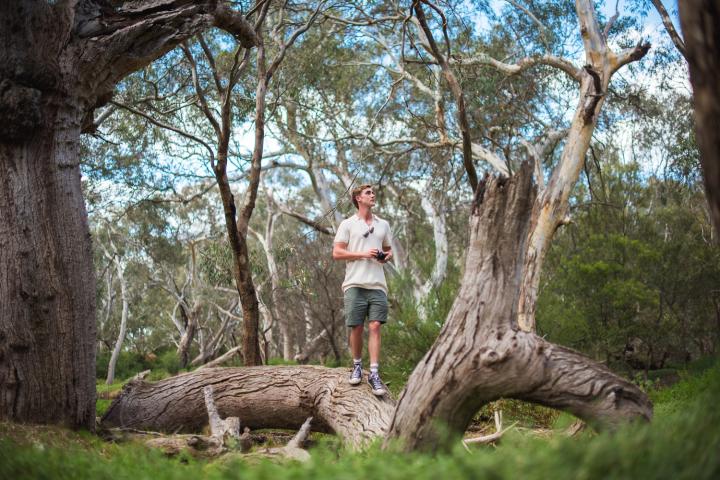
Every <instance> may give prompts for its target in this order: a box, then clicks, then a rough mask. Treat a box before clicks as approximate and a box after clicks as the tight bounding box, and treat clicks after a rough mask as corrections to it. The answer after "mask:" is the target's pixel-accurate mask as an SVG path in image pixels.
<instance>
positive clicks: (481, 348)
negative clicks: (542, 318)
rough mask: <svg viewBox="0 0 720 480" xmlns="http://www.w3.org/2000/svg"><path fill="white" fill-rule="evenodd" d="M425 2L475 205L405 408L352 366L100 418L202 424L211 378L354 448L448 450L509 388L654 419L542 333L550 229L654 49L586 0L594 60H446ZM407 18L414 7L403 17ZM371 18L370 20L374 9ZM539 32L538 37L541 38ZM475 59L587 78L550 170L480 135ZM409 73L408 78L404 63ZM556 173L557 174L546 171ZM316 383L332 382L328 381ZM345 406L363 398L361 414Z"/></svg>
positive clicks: (282, 417) (142, 388)
mask: <svg viewBox="0 0 720 480" xmlns="http://www.w3.org/2000/svg"><path fill="white" fill-rule="evenodd" d="M392 7H394V6H393V5H390V6H389V7H387V8H392ZM387 8H386V7H378V10H377V11H373V12H372V15H378V16H382V15H384V14H385V13H386V11H387ZM426 8H427V9H428V11H430V9H432V11H433V12H435V14H434V15H436V14H438V12H440V11H441V10H440V9H439V7H437V6H436V5H432V4H429V2H419V1H418V2H413V4H412V11H411V12H410V13H411V14H412V18H409V19H407V21H406V22H403V21H402V19H400V20H392V21H397V22H398V23H399V24H405V25H410V26H413V27H410V28H414V31H413V30H411V32H412V38H413V41H414V42H415V45H416V46H417V51H420V52H423V51H424V53H423V56H424V57H425V58H422V57H415V58H411V59H410V60H413V61H415V62H421V63H419V64H418V63H415V65H416V66H417V65H420V66H422V65H423V64H424V63H428V64H430V65H434V67H433V68H435V69H436V70H437V69H438V67H439V69H440V72H442V74H443V77H444V79H445V82H446V83H447V84H448V85H449V89H450V94H451V98H452V99H453V101H454V104H455V105H454V106H453V107H452V109H448V110H450V111H449V112H448V115H447V116H444V117H443V119H444V120H445V121H446V123H447V130H448V132H451V131H452V132H458V133H453V138H455V139H456V141H453V142H451V144H450V145H448V147H452V149H453V150H459V151H460V152H461V153H462V157H461V160H462V165H463V167H464V169H465V170H466V173H467V176H466V178H467V180H468V184H469V186H470V189H472V190H473V200H472V203H471V206H470V212H469V217H470V219H469V224H470V225H469V227H470V228H469V230H470V232H469V234H470V238H469V243H468V247H467V252H466V258H465V265H464V273H463V280H462V283H461V286H460V290H459V292H458V295H457V298H456V300H455V303H454V305H453V307H452V309H451V311H450V313H449V315H448V318H447V320H446V322H445V324H444V326H443V328H442V330H441V332H440V335H439V337H438V339H437V340H436V342H435V344H434V345H433V346H432V347H431V349H430V351H429V352H428V353H427V354H426V355H425V357H424V358H423V359H422V360H421V361H420V362H419V364H418V365H417V367H416V368H415V370H414V371H413V373H412V374H411V376H410V378H409V380H408V383H407V385H406V387H405V390H404V391H403V393H402V394H401V396H400V398H399V400H398V402H397V404H394V403H393V401H392V400H390V399H383V400H375V401H371V400H369V399H367V398H364V395H365V394H364V393H363V391H361V390H359V389H355V390H353V389H351V388H349V387H345V383H346V382H345V379H344V372H337V371H328V370H324V369H318V368H303V369H298V368H294V369H286V368H279V367H278V368H273V369H263V370H258V369H245V370H242V371H240V370H226V371H222V372H205V373H203V374H202V375H194V376H193V375H190V376H187V377H185V378H176V379H171V380H168V381H166V382H161V383H158V384H155V385H146V384H138V385H134V386H133V387H132V388H129V389H128V390H126V391H125V392H124V394H123V396H122V397H121V398H119V399H118V400H117V401H116V402H115V404H114V405H113V406H112V407H111V409H110V410H109V411H108V414H107V415H106V416H105V418H104V419H103V421H104V422H105V423H107V424H108V425H116V424H122V423H125V424H126V425H128V426H135V427H141V428H157V429H174V428H178V427H180V426H182V425H184V424H187V425H188V427H194V426H197V425H198V423H200V422H199V421H198V420H197V418H198V417H199V413H198V412H199V410H202V409H203V408H204V407H203V403H202V400H201V394H200V390H199V389H200V388H201V386H202V385H204V384H208V383H213V384H214V385H215V388H216V392H217V391H219V390H218V389H222V390H223V391H224V392H225V393H227V394H226V395H224V399H225V403H224V408H225V409H226V410H227V411H228V412H240V416H241V417H243V419H244V420H243V421H244V422H246V423H247V424H249V425H258V424H263V425H265V426H267V425H274V426H280V425H282V426H285V427H287V426H289V425H291V424H294V423H295V422H297V421H299V419H301V418H304V416H306V415H307V414H308V413H310V412H312V414H313V415H314V416H315V418H316V419H319V424H320V425H321V426H322V427H323V428H327V429H329V430H331V431H335V432H337V433H339V434H341V435H343V436H345V437H346V438H348V439H349V441H350V443H354V444H358V443H361V442H362V440H363V439H364V438H367V437H372V436H378V435H382V436H386V437H387V438H388V439H399V440H402V443H403V445H404V447H405V448H407V449H429V450H433V449H439V448H445V447H447V446H448V445H450V443H449V441H448V440H449V439H450V438H453V436H455V435H458V434H459V433H460V432H462V430H463V429H464V428H465V427H466V426H467V424H468V422H469V421H470V419H471V418H472V415H473V414H474V413H475V412H476V411H477V409H478V408H479V407H480V406H482V405H483V404H485V403H487V402H489V401H492V400H494V399H497V398H500V397H510V398H518V399H522V400H528V401H532V402H536V403H540V404H544V405H548V406H551V407H556V408H559V409H564V410H568V411H570V412H572V413H573V414H575V415H577V416H579V417H581V418H583V419H586V420H588V421H590V422H592V423H595V424H597V425H600V426H612V425H616V424H618V423H620V422H622V421H625V420H629V419H636V418H640V419H649V418H650V417H651V415H652V405H651V403H650V401H649V400H648V398H647V396H646V395H645V394H644V393H643V392H641V391H640V390H639V389H638V388H637V387H636V386H634V385H633V384H631V383H630V382H628V381H626V380H624V379H622V378H620V377H618V376H617V375H615V374H614V373H612V372H611V371H610V370H608V369H607V368H606V367H604V366H602V365H600V364H598V363H595V362H593V361H592V360H590V359H588V358H587V357H585V356H583V355H581V354H579V353H578V352H575V351H573V350H570V349H567V348H564V347H561V346H558V345H554V344H552V343H550V342H548V341H546V340H545V339H543V338H541V337H540V336H538V335H536V334H535V333H534V326H535V315H534V313H535V303H536V295H537V282H538V278H539V273H540V267H541V265H542V258H543V257H544V255H545V252H546V250H547V248H548V246H549V244H550V240H551V238H552V235H553V233H554V232H555V230H556V229H557V228H558V227H559V226H560V225H561V224H562V223H563V222H564V219H565V214H566V211H567V208H568V198H569V195H570V191H571V190H572V188H573V186H574V184H575V183H576V181H577V179H578V176H579V173H580V171H581V170H582V165H583V162H584V158H585V154H586V152H587V149H588V148H589V145H590V141H591V137H592V134H593V132H594V131H595V128H596V126H597V123H598V117H599V115H600V112H601V108H602V106H603V104H604V100H605V97H606V94H607V91H608V87H609V85H610V79H611V77H612V75H613V74H614V73H616V72H617V71H618V70H619V69H620V68H621V67H624V66H625V65H627V64H629V63H631V62H633V61H636V60H639V59H640V58H642V57H643V56H644V55H645V53H646V52H647V50H648V48H649V45H647V44H643V43H639V44H635V45H629V46H628V48H627V49H626V50H623V51H621V52H617V53H616V52H615V51H614V50H613V49H612V48H611V47H610V46H609V37H610V36H611V35H610V34H611V32H612V26H613V25H614V20H613V19H611V21H609V22H608V23H607V24H606V25H605V27H604V28H601V27H600V24H599V22H598V16H597V14H596V12H595V10H594V6H593V4H592V3H591V2H589V1H585V0H577V2H576V3H575V15H576V17H575V20H576V21H577V22H578V23H579V31H580V35H579V36H578V35H576V36H575V42H576V46H579V45H582V46H583V49H584V56H585V58H584V61H585V63H586V66H585V67H583V68H579V67H577V66H576V65H575V64H574V63H573V62H572V61H571V60H569V59H566V58H563V57H562V56H561V55H560V54H558V52H551V53H548V54H542V53H541V54H537V51H530V52H529V55H528V56H527V57H525V56H522V53H521V52H515V53H516V55H515V59H517V60H516V61H515V62H514V63H511V60H506V61H502V62H501V61H499V60H495V59H494V58H493V57H491V56H490V55H488V54H486V53H484V52H480V53H477V54H474V55H472V56H466V55H458V54H457V53H455V54H453V55H449V54H448V51H447V43H446V42H440V43H439V42H436V41H435V39H434V35H435V34H442V31H443V28H442V22H441V23H439V25H441V26H440V27H438V28H432V27H430V24H429V22H430V20H429V19H427V18H426V14H425V9H426ZM553 11H554V12H557V11H558V9H554V10H553ZM394 12H395V11H394ZM394 12H393V15H395V13H394ZM523 12H524V14H523V16H522V18H523V19H524V20H527V19H528V18H532V17H534V16H535V15H534V14H533V13H532V12H531V11H530V10H528V9H527V8H526V9H525V10H524V11H523ZM406 16H407V12H405V15H403V17H402V18H405V17H406ZM353 21H355V20H353ZM360 23H362V24H363V25H367V24H372V18H367V19H365V21H363V22H360ZM528 25H529V26H531V27H532V28H534V29H535V30H538V27H537V22H535V21H534V20H533V21H529V22H527V24H526V27H527V28H526V29H525V30H531V29H530V28H529V27H528ZM574 28H578V27H577V26H576V27H574ZM408 36H409V34H408ZM541 36H542V35H539V34H537V32H536V35H535V36H534V37H531V38H533V39H534V38H540V37H541ZM448 37H450V35H448ZM453 38H455V37H454V36H453ZM510 38H512V37H510ZM506 40H508V39H506ZM401 45H402V44H401ZM539 45H542V42H541V43H540V44H539ZM538 48H539V47H538ZM397 58H398V62H406V59H404V58H403V57H402V55H397ZM428 59H429V61H428ZM467 64H479V65H482V66H483V67H484V68H485V67H491V68H493V69H495V70H498V71H499V72H501V73H502V74H503V75H515V74H520V73H523V72H528V69H530V68H532V67H537V66H539V65H545V66H548V67H553V68H558V69H559V70H560V71H561V73H562V74H564V75H567V76H568V77H569V78H570V79H571V80H572V81H573V82H576V84H577V87H576V88H577V90H576V92H577V96H578V97H579V98H577V99H576V101H577V106H576V108H575V111H574V114H572V115H571V116H570V115H568V114H567V112H565V113H561V114H559V115H555V116H552V115H548V116H545V117H544V118H543V116H541V115H540V116H539V117H540V120H544V119H546V118H549V119H550V120H554V119H557V118H560V119H562V118H564V117H568V118H569V119H570V122H569V125H568V126H567V133H565V134H564V138H565V140H564V145H563V148H562V153H560V154H558V155H553V156H550V158H552V159H554V160H555V162H554V163H555V166H554V168H553V169H550V168H548V167H546V166H544V165H542V164H541V163H540V162H541V161H542V158H539V157H540V155H538V154H537V152H540V153H542V150H544V149H542V148H537V147H535V148H533V149H531V154H530V158H531V160H533V162H532V163H528V162H523V163H521V162H519V161H517V160H515V159H514V158H512V157H510V156H509V154H513V155H514V154H515V153H516V152H517V151H518V150H519V149H518V148H516V147H515V145H522V142H521V141H520V139H517V138H516V139H515V142H514V144H512V145H511V148H508V149H506V152H507V155H508V156H506V158H505V160H506V161H504V160H503V159H502V157H500V156H499V155H498V154H497V153H496V152H494V151H492V150H491V149H490V148H488V147H485V146H483V145H482V144H481V143H479V142H476V141H475V140H474V139H473V138H472V133H473V130H472V125H471V122H470V119H469V118H468V113H469V112H468V109H467V108H463V104H464V103H466V102H465V100H464V96H465V89H464V87H463V85H462V84H461V83H459V82H458V80H457V75H456V73H455V72H456V71H458V69H462V68H464V67H466V66H467ZM399 65H400V67H401V68H402V69H404V70H405V71H408V70H409V69H410V67H407V66H406V65H405V64H404V63H400V64H399ZM413 68H416V67H413ZM400 75H402V76H403V78H407V77H406V75H405V73H402V71H401V73H400ZM549 86H550V85H548V87H549ZM430 91H431V92H432V89H431V90H430ZM450 114H454V116H451V115H450ZM463 117H465V118H463ZM478 118H481V117H478ZM448 120H451V121H452V123H450V121H448ZM537 123H539V124H541V125H542V123H543V122H541V121H538V122H537ZM545 123H547V122H545ZM545 127H550V128H546V129H544V130H542V129H538V128H535V129H529V128H528V129H525V131H524V132H523V133H526V132H529V133H533V132H536V134H535V135H534V136H535V139H534V140H537V138H538V137H539V139H540V141H539V142H536V143H539V144H540V145H541V146H542V144H543V143H545V140H546V139H548V138H551V137H553V131H554V130H556V129H558V127H560V125H552V124H551V125H545ZM562 127H563V129H564V127H565V125H563V126H562ZM538 130H540V131H539V132H538ZM434 131H436V130H434ZM388 133H390V134H392V133H394V132H392V131H391V132H388ZM449 136H450V135H449V134H448V137H449ZM368 137H369V136H368ZM423 141H425V140H423ZM474 145H478V146H479V147H482V148H478V147H475V149H474V150H475V152H473V146H474ZM551 150H552V149H551ZM478 152H479V153H478ZM533 152H535V154H534V155H533ZM504 154H505V153H504ZM476 156H478V157H485V158H486V159H492V161H491V162H489V163H491V164H493V165H497V169H498V170H501V171H502V170H503V169H504V173H508V174H512V175H511V176H510V177H509V178H508V177H506V176H498V177H493V178H489V179H480V178H479V176H478V175H477V172H476V168H475V160H476V159H475V157H476ZM546 173H550V175H549V178H547V177H546ZM546 178H547V180H545V179H546ZM289 375H292V378H293V384H294V385H301V388H299V389H295V388H292V389H289V388H286V387H285V385H287V382H288V376H289ZM318 384H322V385H323V386H325V387H328V388H320V389H318V388H317V385H318ZM258 385H263V388H262V395H261V396H260V395H258V393H257V392H258V390H259V388H258ZM167 388H173V389H177V391H178V392H179V394H178V395H181V396H182V399H183V404H182V406H180V405H179V404H178V403H177V402H178V398H168V397H163V398H162V400H161V401H160V397H161V396H162V395H163V393H162V392H164V391H166V389H167ZM141 392H142V393H141ZM268 397H271V398H272V399H273V405H275V406H276V412H275V414H274V415H267V412H266V410H264V409H262V408H261V405H262V404H264V402H267V399H268ZM308 397H309V398H310V399H311V401H308ZM348 405H352V410H351V411H348V409H347V406H348ZM253 406H254V407H253ZM168 412H170V413H168ZM261 417H262V418H261ZM193 419H195V420H193Z"/></svg>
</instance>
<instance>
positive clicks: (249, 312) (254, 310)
mask: <svg viewBox="0 0 720 480" xmlns="http://www.w3.org/2000/svg"><path fill="white" fill-rule="evenodd" d="M322 7H323V2H319V3H318V4H317V5H316V7H315V8H310V7H307V6H305V5H294V4H289V3H288V4H283V5H281V6H279V7H277V8H276V7H271V2H264V3H263V4H262V5H261V6H259V18H258V20H257V22H256V24H255V33H256V38H257V39H258V45H257V49H256V64H255V70H256V76H257V80H256V82H255V87H254V90H255V95H254V103H255V109H254V116H253V119H254V125H255V127H254V147H253V151H252V156H251V161H250V165H249V168H248V170H247V171H246V173H245V174H244V176H246V178H247V181H248V185H247V189H246V191H245V194H244V201H243V203H242V204H241V205H240V206H239V207H240V210H239V213H238V210H237V208H238V206H236V202H235V196H234V194H233V189H232V185H231V180H230V176H229V175H230V174H231V172H232V168H233V166H232V165H230V170H229V161H231V160H233V158H232V157H233V155H235V156H238V152H232V151H231V145H232V144H233V143H235V144H237V140H235V139H233V136H234V135H235V130H236V129H237V127H238V125H237V120H238V119H243V114H244V113H246V112H244V111H243V110H244V109H245V108H246V107H247V105H243V101H242V100H241V101H239V102H237V99H236V97H239V98H240V99H243V98H248V97H249V96H250V95H249V91H251V90H250V87H249V85H247V84H245V85H241V80H242V76H243V74H244V71H245V70H246V69H248V68H249V65H250V61H249V60H250V49H248V48H245V47H243V46H242V45H238V46H237V47H234V48H233V51H232V52H222V53H221V56H220V57H218V58H216V54H215V53H213V51H217V50H218V46H219V45H220V44H222V42H223V41H224V40H223V39H217V40H216V41H215V42H210V41H209V40H208V39H206V38H204V37H203V36H202V35H200V36H199V37H198V41H197V43H196V44H195V45H190V44H187V43H186V44H182V45H181V47H180V48H181V50H182V53H183V61H182V63H181V65H180V66H182V67H184V68H185V69H186V70H187V72H188V73H187V74H186V75H185V76H186V77H187V78H190V79H191V80H190V82H188V83H189V85H187V88H183V89H182V90H181V92H180V93H185V92H187V93H190V94H191V95H192V97H193V98H194V100H193V101H191V102H189V103H185V104H184V105H180V106H178V107H176V108H173V109H170V110H169V111H167V110H166V111H163V110H162V108H158V107H157V106H155V105H152V102H147V101H143V102H141V103H142V104H143V105H142V106H139V107H140V108H136V107H133V106H131V105H129V104H127V103H120V102H115V105H117V106H120V107H122V108H125V109H126V110H128V111H131V112H132V113H134V114H137V115H140V116H143V117H144V118H145V119H147V120H148V121H149V122H150V123H152V124H154V125H156V126H159V127H161V128H165V129H167V130H170V131H171V132H173V133H175V134H177V135H179V136H180V137H183V138H184V139H186V140H188V141H189V142H192V143H194V144H196V145H199V146H200V147H201V148H203V149H204V150H205V152H204V154H205V155H204V156H205V157H206V160H207V162H208V163H209V164H210V168H211V170H212V172H213V173H214V176H215V180H216V183H217V186H218V189H219V192H220V198H221V200H222V205H223V211H224V216H225V224H226V230H227V238H228V243H229V245H230V250H231V252H232V256H233V259H234V267H233V273H234V277H235V284H236V288H237V291H238V294H239V296H240V299H241V305H242V308H243V349H242V355H243V360H244V363H245V364H246V365H259V364H261V363H262V358H261V352H260V344H259V332H258V331H259V325H260V306H259V303H258V298H257V293H256V289H255V285H254V282H253V279H252V270H251V260H250V254H249V248H248V242H247V235H248V228H249V225H250V219H251V216H252V213H253V210H254V208H255V202H256V198H257V192H258V187H259V185H260V172H261V169H262V157H263V150H264V136H265V116H266V113H265V110H266V106H265V105H266V95H267V91H268V87H269V85H270V82H271V79H272V78H273V75H274V74H275V73H276V71H277V70H278V68H279V67H280V64H281V63H282V62H283V60H284V58H285V56H286V53H287V51H288V49H289V48H290V47H291V46H292V45H293V43H295V42H296V41H297V39H298V38H299V37H300V36H301V35H302V34H303V33H304V32H306V31H307V30H308V28H310V26H311V25H312V23H313V22H314V20H315V18H316V16H317V14H318V12H319V11H320V9H321V8H322ZM268 17H269V19H268ZM298 22H299V25H300V26H297V27H296V26H295V25H296V24H297V23H298ZM265 23H269V25H265ZM268 34H269V36H270V37H271V40H272V42H270V43H268V44H266V42H265V41H264V40H263V38H264V36H265V35H268ZM273 47H274V48H273ZM266 49H267V51H266ZM271 52H272V54H273V57H272V59H271V60H270V62H269V64H268V60H267V59H266V55H268V54H269V53H271ZM161 88H162V89H163V91H166V90H167V89H168V87H166V86H164V88H163V87H161ZM170 88H172V86H171V87H170ZM188 90H189V92H188ZM176 103H177V100H176ZM236 103H237V104H238V105H236ZM190 104H192V106H194V107H196V108H197V110H198V112H199V114H200V115H199V118H198V120H200V121H201V122H203V125H201V126H200V127H198V126H196V125H192V124H191V125H190V129H188V128H185V129H183V128H179V127H178V126H176V125H177V121H176V120H175V118H178V116H183V115H187V113H186V112H184V110H185V109H186V108H188V107H190V106H191V105H190ZM148 112H150V113H148ZM181 118H182V117H181ZM194 118H197V117H194ZM186 124H187V122H186ZM283 324H284V323H283V322H281V326H282V325H283Z"/></svg>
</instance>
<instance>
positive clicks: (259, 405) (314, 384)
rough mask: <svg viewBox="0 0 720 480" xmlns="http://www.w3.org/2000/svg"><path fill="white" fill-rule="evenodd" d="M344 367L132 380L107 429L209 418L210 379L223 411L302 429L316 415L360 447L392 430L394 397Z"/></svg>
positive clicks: (171, 425)
mask: <svg viewBox="0 0 720 480" xmlns="http://www.w3.org/2000/svg"><path fill="white" fill-rule="evenodd" d="M348 374H349V371H348V369H346V368H334V369H331V368H324V367H311V366H302V367H243V368H207V369H202V370H198V371H196V372H192V373H188V374H184V375H178V376H176V377H172V378H168V379H166V380H162V381H160V382H157V383H146V382H143V381H133V382H131V383H129V384H128V385H127V386H126V387H125V388H124V390H123V391H122V393H121V395H120V396H119V397H117V398H116V399H115V401H114V402H113V404H112V405H111V406H110V409H109V410H108V412H107V413H106V414H105V416H104V417H103V418H102V425H103V426H104V427H128V428H137V429H143V430H153V431H163V432H177V431H185V432H187V431H199V430H200V429H202V428H203V427H204V426H205V425H207V424H208V416H207V412H206V408H205V401H204V397H203V387H205V386H207V385H212V387H213V390H214V398H215V403H216V405H217V409H218V412H219V414H220V416H221V417H239V418H240V423H241V425H242V427H250V428H251V429H257V428H288V429H298V428H300V426H301V425H302V424H303V422H304V421H305V420H306V419H307V417H310V416H312V417H313V430H317V431H324V432H330V433H336V434H337V435H339V436H340V437H341V438H343V440H344V441H345V443H347V444H349V445H351V446H354V447H360V446H362V445H364V444H366V443H367V442H368V441H370V440H372V439H374V438H377V437H382V436H384V435H385V433H386V431H387V426H388V425H389V423H390V419H391V417H392V412H393V410H394V408H395V402H394V400H392V399H391V398H390V397H389V396H386V397H383V398H378V397H375V396H374V395H373V394H372V393H371V392H370V389H369V388H362V387H353V386H352V385H349V384H348V382H347V376H348Z"/></svg>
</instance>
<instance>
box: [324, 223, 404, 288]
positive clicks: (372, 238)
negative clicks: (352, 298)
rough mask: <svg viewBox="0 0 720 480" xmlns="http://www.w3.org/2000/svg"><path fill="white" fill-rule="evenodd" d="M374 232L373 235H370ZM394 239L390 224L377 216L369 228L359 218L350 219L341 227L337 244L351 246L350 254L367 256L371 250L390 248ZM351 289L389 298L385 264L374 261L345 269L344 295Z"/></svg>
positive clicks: (351, 264)
mask: <svg viewBox="0 0 720 480" xmlns="http://www.w3.org/2000/svg"><path fill="white" fill-rule="evenodd" d="M371 228H372V233H368V232H369V231H370V229H371ZM365 234H367V235H365ZM391 239H392V232H391V231H390V224H389V223H388V222H387V221H385V220H383V219H381V218H379V217H377V216H376V215H373V220H372V225H368V224H367V223H366V222H365V220H363V219H362V218H360V217H358V216H357V215H353V216H352V217H350V218H346V219H345V220H343V221H342V222H341V223H340V226H339V227H338V230H337V234H335V243H347V250H348V251H350V252H367V251H368V250H370V249H371V248H377V249H378V250H382V249H383V247H389V246H390V241H391ZM351 287H361V288H367V289H369V290H382V291H383V292H385V294H387V283H386V282H385V272H384V270H383V264H382V263H380V262H378V261H377V260H375V259H371V258H363V259H360V260H352V261H348V262H347V265H346V266H345V281H344V282H343V284H342V289H343V292H345V291H347V289H348V288H351Z"/></svg>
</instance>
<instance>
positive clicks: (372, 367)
mask: <svg viewBox="0 0 720 480" xmlns="http://www.w3.org/2000/svg"><path fill="white" fill-rule="evenodd" d="M379 367H380V364H378V363H371V364H370V373H378V368H379Z"/></svg>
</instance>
